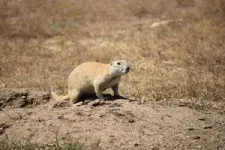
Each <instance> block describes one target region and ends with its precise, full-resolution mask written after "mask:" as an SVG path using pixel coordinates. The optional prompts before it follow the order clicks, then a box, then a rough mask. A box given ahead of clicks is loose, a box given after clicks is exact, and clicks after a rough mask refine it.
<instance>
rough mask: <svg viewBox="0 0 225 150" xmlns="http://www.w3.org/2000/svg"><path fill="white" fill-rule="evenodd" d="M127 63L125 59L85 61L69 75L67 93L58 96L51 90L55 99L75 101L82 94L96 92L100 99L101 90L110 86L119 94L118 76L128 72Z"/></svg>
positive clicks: (101, 98)
mask: <svg viewBox="0 0 225 150" xmlns="http://www.w3.org/2000/svg"><path fill="white" fill-rule="evenodd" d="M129 68H130V67H129V65H128V63H127V62H126V61H125V60H115V61H113V62H111V63H109V64H102V63H97V62H86V63H83V64H81V65H79V66H77V67H76V68H75V69H74V70H73V71H72V72H71V73H70V75H69V79H68V94H67V95H65V96H58V95H57V94H56V93H55V92H53V91H52V92H51V94H52V97H53V98H54V99H56V100H66V99H69V100H70V103H71V104H73V103H76V102H78V100H79V97H80V96H81V95H83V94H96V95H97V96H98V98H99V99H100V100H103V99H105V98H104V97H103V95H102V92H103V91H104V90H106V89H107V88H112V89H113V91H114V95H115V96H119V93H118V84H119V81H120V77H121V76H122V75H124V74H126V73H128V72H129Z"/></svg>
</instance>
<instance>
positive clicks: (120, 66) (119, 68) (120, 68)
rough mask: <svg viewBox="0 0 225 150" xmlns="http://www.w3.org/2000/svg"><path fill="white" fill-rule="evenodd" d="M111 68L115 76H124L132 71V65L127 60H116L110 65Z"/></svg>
mask: <svg viewBox="0 0 225 150" xmlns="http://www.w3.org/2000/svg"><path fill="white" fill-rule="evenodd" d="M109 68H110V72H111V73H112V74H113V75H114V76H122V75H124V74H126V73H128V72H129V71H130V65H129V64H128V63H127V61H126V60H114V61H112V62H111V63H110V66H109Z"/></svg>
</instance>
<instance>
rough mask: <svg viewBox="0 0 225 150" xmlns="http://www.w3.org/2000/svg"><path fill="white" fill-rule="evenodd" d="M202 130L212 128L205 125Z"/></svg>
mask: <svg viewBox="0 0 225 150" xmlns="http://www.w3.org/2000/svg"><path fill="white" fill-rule="evenodd" d="M203 128H204V129H212V126H211V125H206V126H204V127H203Z"/></svg>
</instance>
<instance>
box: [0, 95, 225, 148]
mask: <svg viewBox="0 0 225 150" xmlns="http://www.w3.org/2000/svg"><path fill="white" fill-rule="evenodd" d="M23 94H24V93H23V92H21V94H20V95H23ZM39 94H40V93H39ZM39 94H37V95H39ZM2 95H4V94H3V93H1V96H2ZM9 95H13V94H12V93H10V94H9ZM29 95H30V92H28V94H27V97H28V98H29ZM40 95H42V94H40ZM4 96H5V99H6V97H7V94H6V93H5V95H4ZM23 96H24V95H23ZM15 97H16V98H18V97H19V96H15ZM37 97H38V96H37ZM39 98H40V97H38V98H37V99H36V100H37V101H38V99H39ZM5 99H4V100H5ZM18 99H19V98H18ZM18 99H14V100H13V101H17V100H18ZM46 99H47V98H46ZM46 99H43V102H40V101H39V104H41V105H36V106H35V107H32V108H31V107H24V108H20V107H16V108H13V109H12V108H9V107H8V108H7V107H6V108H3V109H2V111H0V125H1V126H0V128H2V129H1V130H2V131H1V134H0V140H4V139H5V138H6V137H7V138H8V139H9V140H14V141H17V140H18V141H20V140H26V139H29V140H30V141H31V142H33V143H42V144H46V143H50V142H52V141H53V140H55V137H56V136H57V137H58V138H59V139H70V140H71V139H74V141H79V142H86V143H93V142H95V141H98V140H99V141H100V146H101V147H102V148H103V149H224V148H225V147H224V145H225V132H224V131H225V116H224V115H221V114H219V113H217V112H215V111H213V110H207V111H203V110H195V109H191V108H188V107H179V106H177V105H173V104H172V105H169V104H168V103H167V102H151V101H149V102H144V103H141V102H140V101H133V100H128V99H118V100H114V101H105V102H103V103H99V102H98V101H97V100H95V101H90V100H86V101H85V102H83V103H80V104H79V105H73V106H70V107H68V106H66V105H62V106H64V107H55V108H53V107H52V104H53V103H54V102H53V101H50V102H49V103H45V102H46ZM2 100H3V98H2V97H1V101H2ZM36 100H35V99H33V104H34V103H35V102H36ZM13 104H14V102H13V103H11V105H13ZM15 104H17V103H16V102H15ZM19 106H20V105H19ZM6 135H7V136H6Z"/></svg>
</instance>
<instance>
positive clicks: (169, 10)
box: [0, 0, 225, 112]
mask: <svg viewBox="0 0 225 150" xmlns="http://www.w3.org/2000/svg"><path fill="white" fill-rule="evenodd" d="M161 21H167V22H168V23H167V24H164V25H159V26H157V27H154V26H153V24H154V23H159V22H161ZM114 59H127V60H129V61H130V62H131V64H132V70H131V72H130V74H129V75H128V76H124V77H123V80H122V82H121V85H120V87H121V88H120V91H121V94H122V95H124V96H126V97H129V98H130V99H135V100H140V101H142V102H144V101H162V100H163V101H169V102H175V103H176V102H178V103H184V104H185V105H188V106H190V107H194V108H201V109H208V108H210V109H215V110H217V111H219V112H225V103H224V102H225V0H171V1H168V0H157V1H153V0H129V1H124V0H101V1H99V0H91V1H88V0H64V1H62V0H39V1H37V0H1V1H0V86H1V88H2V89H3V88H13V89H17V88H27V89H30V90H38V91H49V90H50V89H51V88H52V87H53V88H54V89H57V90H58V91H60V92H61V93H65V92H66V91H67V78H68V75H69V73H70V72H71V71H72V70H73V69H74V67H76V66H77V65H78V64H80V63H82V62H85V61H98V62H104V63H108V62H109V61H111V60H114Z"/></svg>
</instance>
